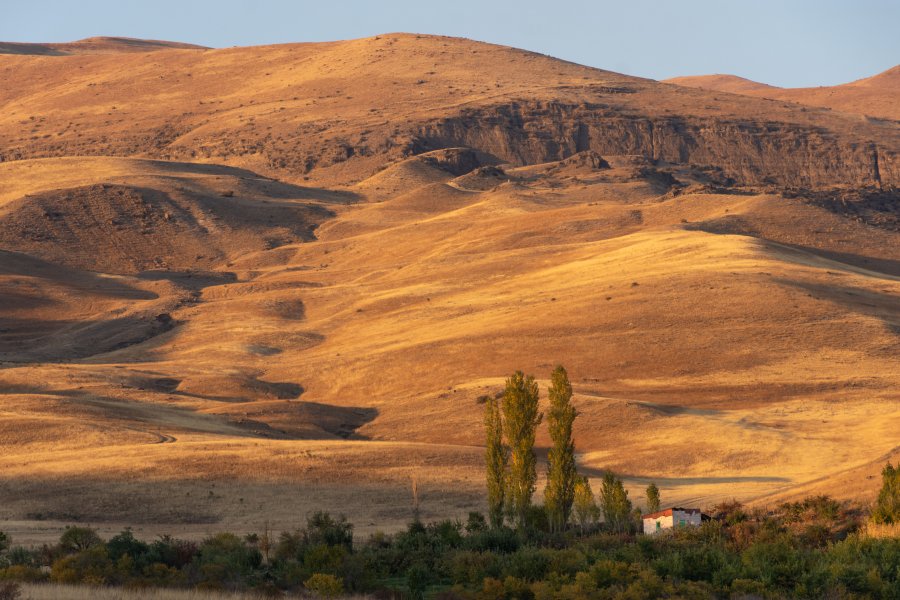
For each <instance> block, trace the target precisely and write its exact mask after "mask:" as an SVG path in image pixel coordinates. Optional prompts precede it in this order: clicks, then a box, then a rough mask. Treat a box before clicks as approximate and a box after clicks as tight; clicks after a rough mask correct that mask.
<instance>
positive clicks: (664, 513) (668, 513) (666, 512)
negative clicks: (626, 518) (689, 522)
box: [641, 506, 700, 519]
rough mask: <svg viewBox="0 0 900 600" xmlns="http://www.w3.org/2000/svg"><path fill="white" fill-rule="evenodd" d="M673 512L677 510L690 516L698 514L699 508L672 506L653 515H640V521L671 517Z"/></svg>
mask: <svg viewBox="0 0 900 600" xmlns="http://www.w3.org/2000/svg"><path fill="white" fill-rule="evenodd" d="M673 510H678V511H681V512H685V513H688V514H692V515H693V514H699V513H700V509H699V508H679V507H677V506H673V507H672V508H666V509H664V510H660V511H657V512H655V513H650V514H646V515H641V519H658V518H659V517H671V516H672V511H673Z"/></svg>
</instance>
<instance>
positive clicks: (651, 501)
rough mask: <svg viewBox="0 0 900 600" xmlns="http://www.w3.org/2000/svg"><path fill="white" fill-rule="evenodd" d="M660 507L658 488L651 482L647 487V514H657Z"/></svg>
mask: <svg viewBox="0 0 900 600" xmlns="http://www.w3.org/2000/svg"><path fill="white" fill-rule="evenodd" d="M660 506H661V502H660V498H659V488H658V487H656V484H655V483H652V482H651V483H650V485H648V486H647V512H648V513H655V512H659V509H660Z"/></svg>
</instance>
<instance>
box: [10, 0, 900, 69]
mask: <svg viewBox="0 0 900 600" xmlns="http://www.w3.org/2000/svg"><path fill="white" fill-rule="evenodd" d="M898 26H900V0H682V1H674V0H673V1H666V0H616V1H612V2H610V1H607V0H594V1H582V0H542V1H540V2H537V1H531V0H517V1H514V0H496V1H491V0H480V1H472V0H451V1H447V0H444V1H441V2H435V1H430V0H415V1H412V0H396V1H391V0H381V1H378V0H340V1H335V0H331V1H329V0H319V1H317V2H308V1H304V0H294V1H290V0H252V1H251V0H214V1H207V0H153V1H151V2H147V1H142V0H25V1H22V0H0V40H3V41H17V42H58V41H73V40H77V39H82V38H85V37H91V36H97V35H110V36H125V37H139V38H150V39H163V40H172V41H180V42H191V43H195V44H201V45H204V46H212V47H216V48H220V47H228V46H248V45H259V44H277V43H286V42H307V41H327V40H339V39H350V38H359V37H368V36H372V35H377V34H380V33H390V32H398V31H404V32H411V33H432V34H442V35H453V36H460V37H467V38H472V39H476V40H481V41H486V42H493V43H498V44H505V45H509V46H516V47H519V48H525V49H527V50H533V51H536V52H541V53H544V54H549V55H552V56H555V57H558V58H563V59H566V60H570V61H574V62H578V63H581V64H586V65H590V66H593V67H599V68H603V69H609V70H612V71H618V72H620V73H627V74H629V75H638V76H642V77H650V78H653V79H665V78H668V77H675V76H678V75H701V74H709V73H731V74H736V75H741V76H743V77H747V78H749V79H753V80H755V81H760V82H763V83H768V84H771V85H778V86H782V87H806V86H816V85H835V84H839V83H846V82H848V81H853V80H855V79H860V78H862V77H868V76H870V75H874V74H876V73H880V72H881V71H884V70H886V69H889V68H890V67H893V66H895V65H897V64H898V63H900V31H898Z"/></svg>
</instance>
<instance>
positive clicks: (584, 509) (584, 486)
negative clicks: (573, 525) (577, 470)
mask: <svg viewBox="0 0 900 600" xmlns="http://www.w3.org/2000/svg"><path fill="white" fill-rule="evenodd" d="M573 508H574V509H575V511H574V512H575V519H576V520H577V521H578V525H580V526H581V531H582V533H584V531H585V529H587V527H588V526H590V525H593V524H594V523H596V522H597V516H598V513H599V512H600V509H599V508H598V507H597V501H596V499H595V498H594V491H593V490H592V489H591V482H590V481H588V478H587V477H577V478H576V479H575V501H574V503H573Z"/></svg>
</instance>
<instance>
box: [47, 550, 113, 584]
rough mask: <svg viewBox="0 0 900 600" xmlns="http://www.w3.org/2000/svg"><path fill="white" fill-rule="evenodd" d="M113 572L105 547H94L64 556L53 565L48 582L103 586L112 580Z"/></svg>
mask: <svg viewBox="0 0 900 600" xmlns="http://www.w3.org/2000/svg"><path fill="white" fill-rule="evenodd" d="M114 576H115V570H114V567H113V564H112V562H110V560H109V555H108V554H107V551H106V547H105V546H103V545H94V546H91V547H89V548H87V549H86V550H82V551H81V552H79V553H77V554H71V555H69V556H64V557H63V558H60V559H59V560H57V561H56V562H54V563H53V567H52V569H51V571H50V581H52V582H53V583H70V584H74V583H87V584H91V585H103V584H105V583H111V582H113V580H114Z"/></svg>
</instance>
